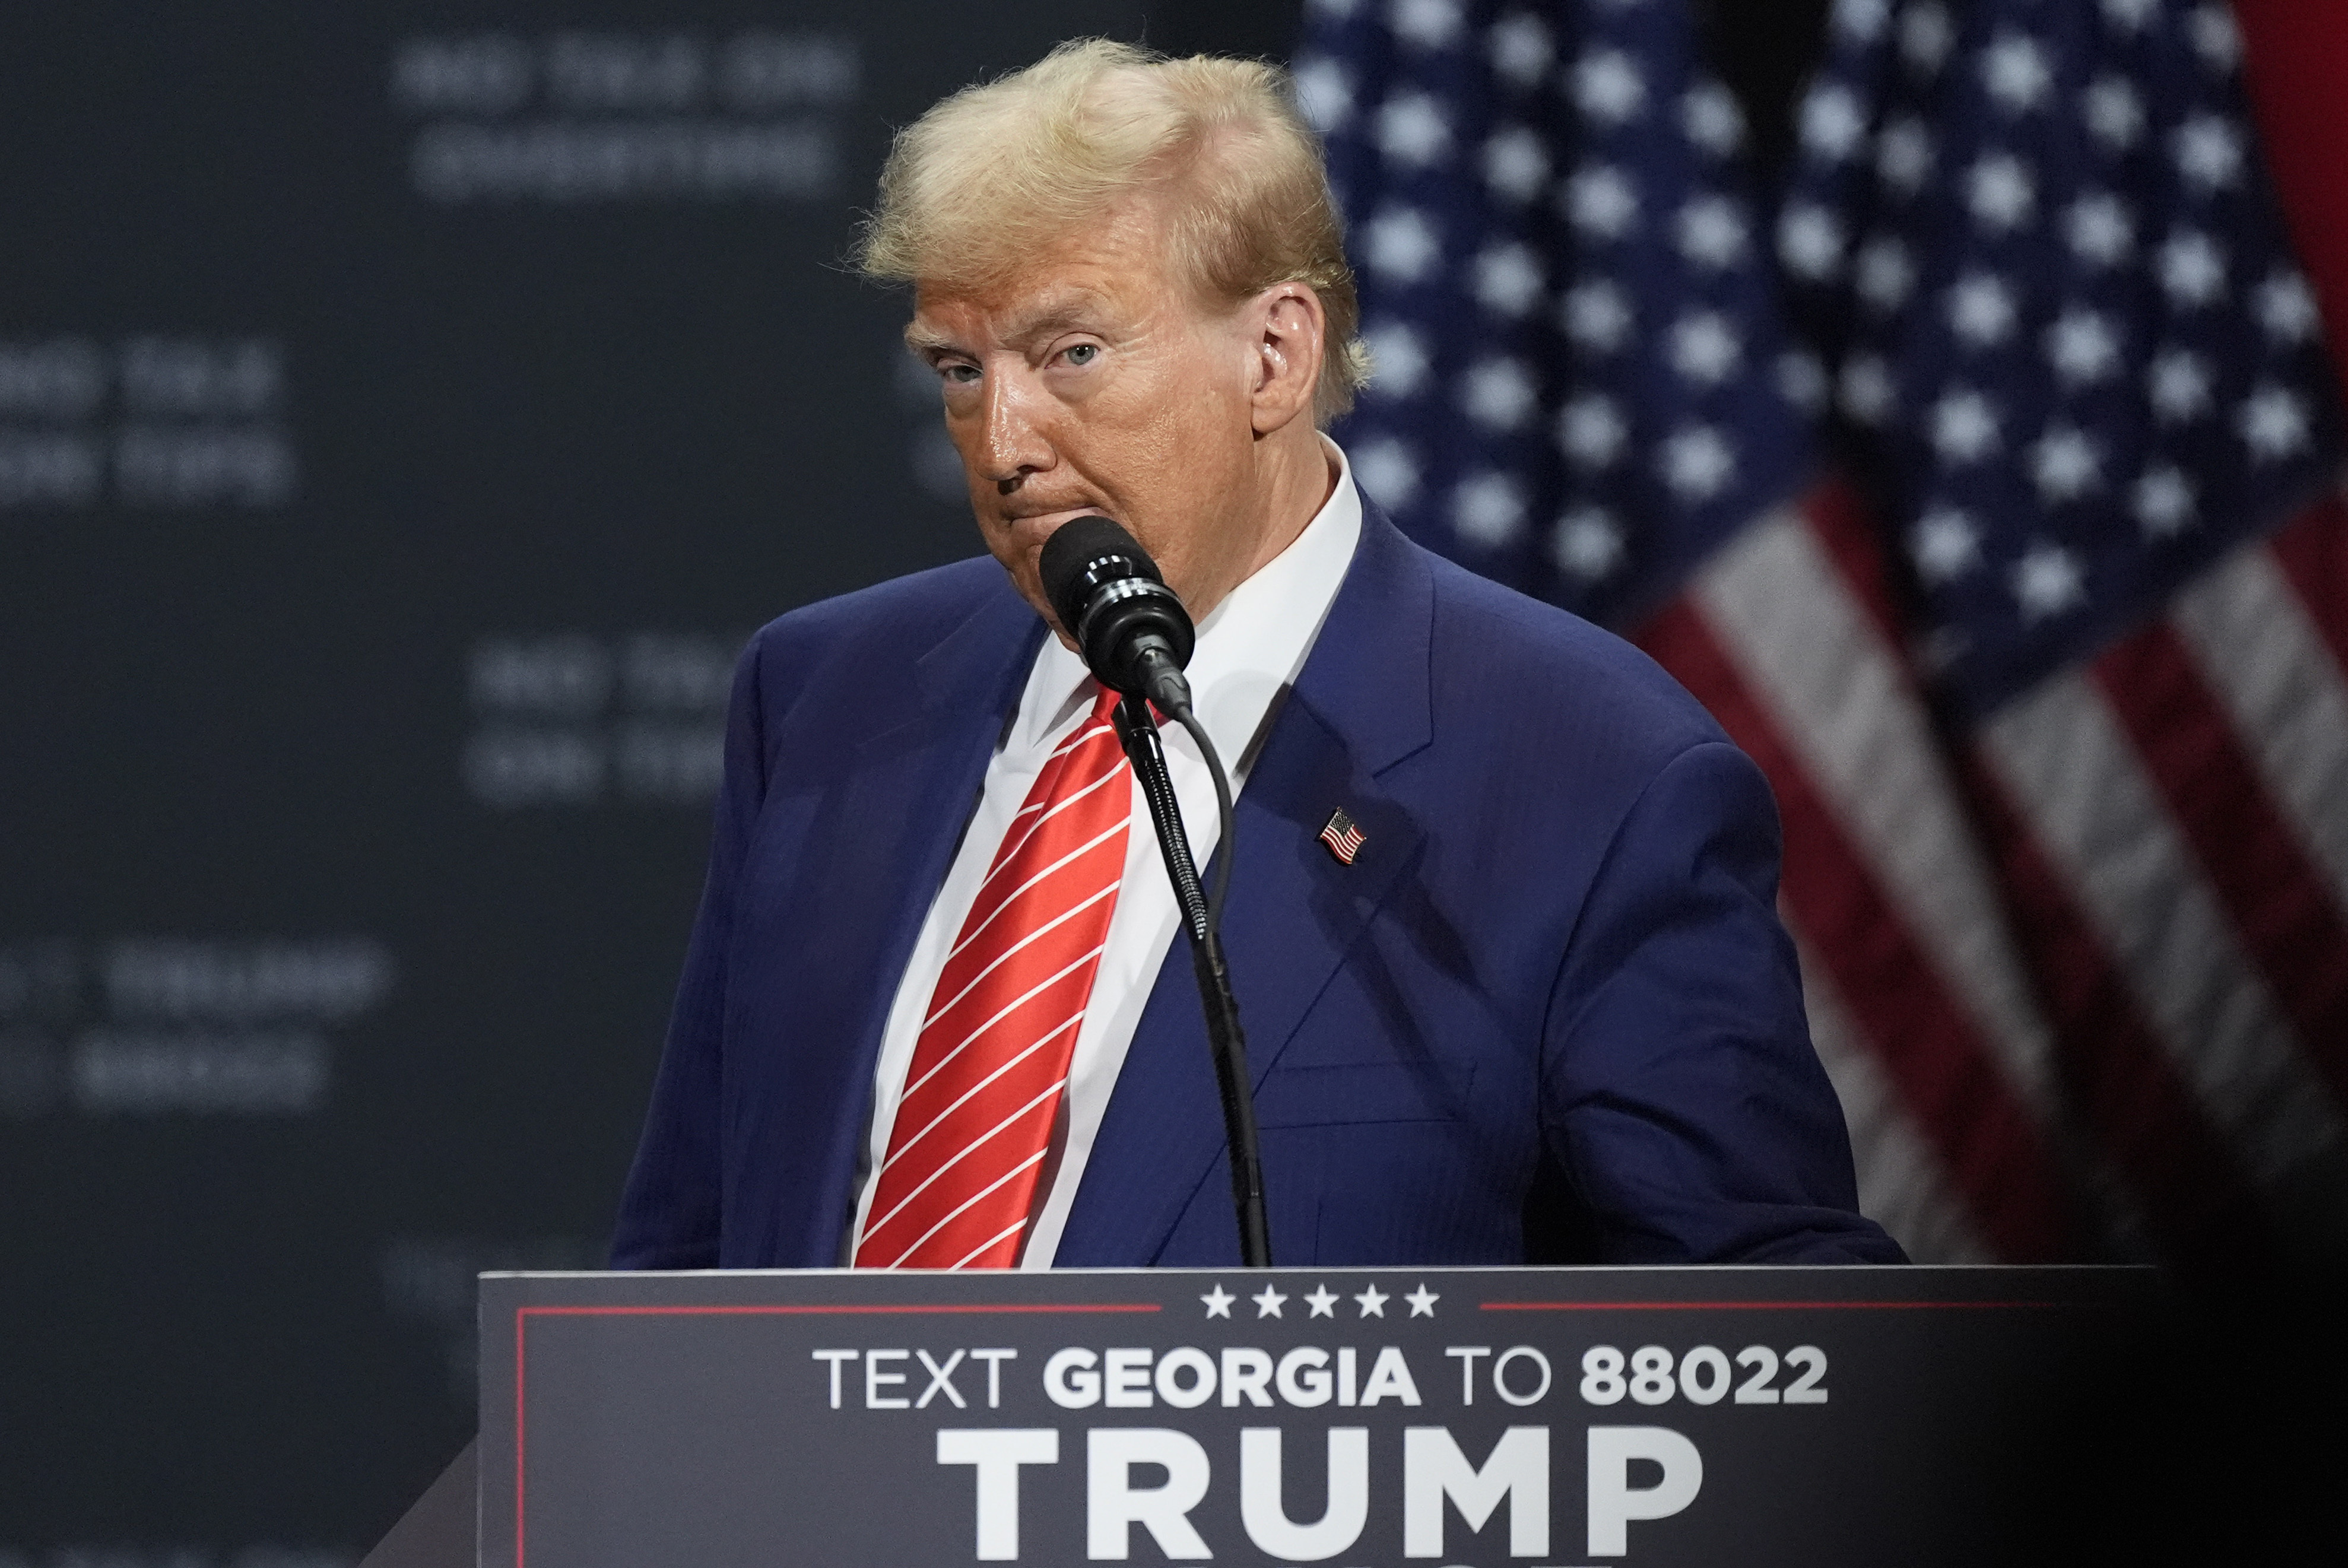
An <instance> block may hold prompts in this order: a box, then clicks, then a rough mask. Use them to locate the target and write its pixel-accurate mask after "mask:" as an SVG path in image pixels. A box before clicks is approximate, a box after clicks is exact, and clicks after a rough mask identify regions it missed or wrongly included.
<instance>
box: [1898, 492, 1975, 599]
mask: <svg viewBox="0 0 2348 1568" xmlns="http://www.w3.org/2000/svg"><path fill="white" fill-rule="evenodd" d="M1908 549H1909V553H1910V555H1911V556H1912V557H1913V558H1914V559H1915V562H1916V575H1917V576H1919V577H1921V578H1922V579H1923V580H1924V583H1925V585H1926V586H1927V587H1938V586H1939V585H1940V584H1941V583H1947V582H1951V581H1952V580H1954V579H1956V578H1959V577H1962V576H1963V575H1964V574H1965V573H1968V572H1971V571H1972V570H1973V569H1974V568H1975V567H1977V566H1979V565H1980V564H1981V559H1982V555H1981V529H1980V528H1979V527H1978V526H1977V525H1976V524H1975V523H1974V522H1973V520H1972V518H1970V517H1967V516H1966V515H1965V514H1964V513H1963V512H1961V511H1956V510H1955V509H1954V508H1952V507H1938V508H1935V509H1934V510H1932V511H1928V512H1926V513H1925V514H1924V515H1923V516H1922V517H1921V518H1919V519H1918V520H1917V522H1916V527H1915V530H1914V531H1913V532H1911V533H1910V536H1909V543H1908Z"/></svg>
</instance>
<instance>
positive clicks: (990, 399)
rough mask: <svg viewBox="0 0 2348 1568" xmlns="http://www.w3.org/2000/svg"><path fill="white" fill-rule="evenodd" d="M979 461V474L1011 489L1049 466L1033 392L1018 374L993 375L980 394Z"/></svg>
mask: <svg viewBox="0 0 2348 1568" xmlns="http://www.w3.org/2000/svg"><path fill="white" fill-rule="evenodd" d="M982 397H983V399H984V404H983V407H982V408H981V410H980V416H979V417H980V419H981V425H980V428H979V438H978V439H979V449H978V453H977V456H978V459H979V466H980V471H981V473H982V474H983V476H984V477H985V478H987V479H989V480H993V481H994V483H996V484H998V485H1012V484H1016V483H1018V482H1019V481H1020V480H1023V479H1025V478H1026V477H1027V476H1028V475H1029V474H1031V473H1034V472H1035V471H1036V470H1037V469H1046V468H1049V467H1051V465H1052V447H1051V443H1050V442H1049V441H1047V440H1045V438H1044V433H1043V430H1042V429H1041V428H1040V425H1039V422H1038V420H1037V418H1036V414H1037V410H1036V408H1035V389H1034V388H1032V387H1026V386H1025V385H1023V384H1022V381H1021V377H1019V375H1018V373H1017V372H1015V371H1014V372H1012V373H1011V374H1009V375H1000V374H998V375H993V376H989V377H987V378H986V383H985V386H984V387H983V391H982Z"/></svg>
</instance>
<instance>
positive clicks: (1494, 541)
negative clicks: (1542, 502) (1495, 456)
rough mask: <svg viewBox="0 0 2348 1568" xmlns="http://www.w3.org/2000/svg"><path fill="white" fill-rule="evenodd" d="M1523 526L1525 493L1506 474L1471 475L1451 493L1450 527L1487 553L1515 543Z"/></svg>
mask: <svg viewBox="0 0 2348 1568" xmlns="http://www.w3.org/2000/svg"><path fill="white" fill-rule="evenodd" d="M1524 523H1525V498H1524V494H1523V492H1522V491H1521V490H1519V489H1518V488H1517V481H1516V480H1512V479H1510V478H1509V477H1508V476H1507V475H1506V474H1492V473H1485V474H1477V475H1474V476H1473V477H1471V478H1468V479H1466V480H1461V481H1460V483H1459V488H1458V489H1457V490H1455V491H1454V492H1453V493H1452V497H1451V526H1452V527H1453V528H1454V529H1456V530H1457V531H1458V534H1459V537H1460V538H1462V539H1464V540H1466V541H1467V542H1469V543H1470V544H1478V545H1481V546H1483V547H1484V548H1485V549H1487V550H1498V549H1500V548H1501V547H1502V546H1504V545H1509V544H1514V543H1515V542H1517V539H1518V537H1519V534H1521V533H1522V532H1523V531H1524Z"/></svg>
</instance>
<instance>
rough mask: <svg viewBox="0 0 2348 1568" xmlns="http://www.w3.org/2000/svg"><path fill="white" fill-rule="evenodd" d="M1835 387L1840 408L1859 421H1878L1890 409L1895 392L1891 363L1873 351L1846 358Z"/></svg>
mask: <svg viewBox="0 0 2348 1568" xmlns="http://www.w3.org/2000/svg"><path fill="white" fill-rule="evenodd" d="M1836 391H1837V394H1838V398H1839V400H1840V402H1841V405H1842V411H1843V412H1844V413H1845V414H1848V415H1849V416H1850V417H1851V418H1853V419H1856V420H1858V421H1859V423H1860V424H1862V425H1877V424H1880V423H1882V421H1883V418H1884V416H1885V415H1887V414H1889V413H1890V412H1891V404H1892V401H1893V399H1894V397H1896V396H1897V394H1896V391H1895V389H1894V388H1893V387H1892V384H1891V370H1890V366H1886V365H1885V364H1884V363H1883V360H1882V357H1881V356H1879V355H1873V354H1858V355H1853V356H1851V357H1850V358H1849V360H1847V361H1845V362H1844V364H1843V367H1842V375H1841V376H1840V377H1838V387H1837V388H1836Z"/></svg>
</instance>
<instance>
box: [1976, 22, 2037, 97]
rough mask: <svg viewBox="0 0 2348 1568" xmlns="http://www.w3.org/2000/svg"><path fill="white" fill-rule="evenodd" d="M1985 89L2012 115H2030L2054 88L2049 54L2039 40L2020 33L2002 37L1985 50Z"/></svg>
mask: <svg viewBox="0 0 2348 1568" xmlns="http://www.w3.org/2000/svg"><path fill="white" fill-rule="evenodd" d="M1981 69H1982V86H1983V87H1985V88H1988V89H1989V96H1990V97H1992V98H1995V99H1996V100H1997V102H1998V107H1999V108H2003V109H2004V110H2005V112H2006V113H2008V114H2027V113H2029V112H2030V111H2031V110H2032V109H2034V108H2037V107H2038V106H2039V105H2041V104H2043V103H2044V102H2045V101H2046V95H2047V93H2048V92H2050V91H2051V90H2053V88H2054V86H2055V72H2054V70H2053V68H2052V67H2049V66H2048V65H2047V63H2046V51H2045V49H2044V47H2043V46H2041V45H2040V44H2039V42H2038V40H2037V39H2035V38H2031V37H2026V36H2023V35H2022V34H2019V33H2006V34H2003V35H2001V36H1999V37H1998V39H1997V41H1996V42H1994V43H1993V44H1991V45H1990V46H1989V47H1988V48H1986V49H1984V50H1982V67H1981Z"/></svg>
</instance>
